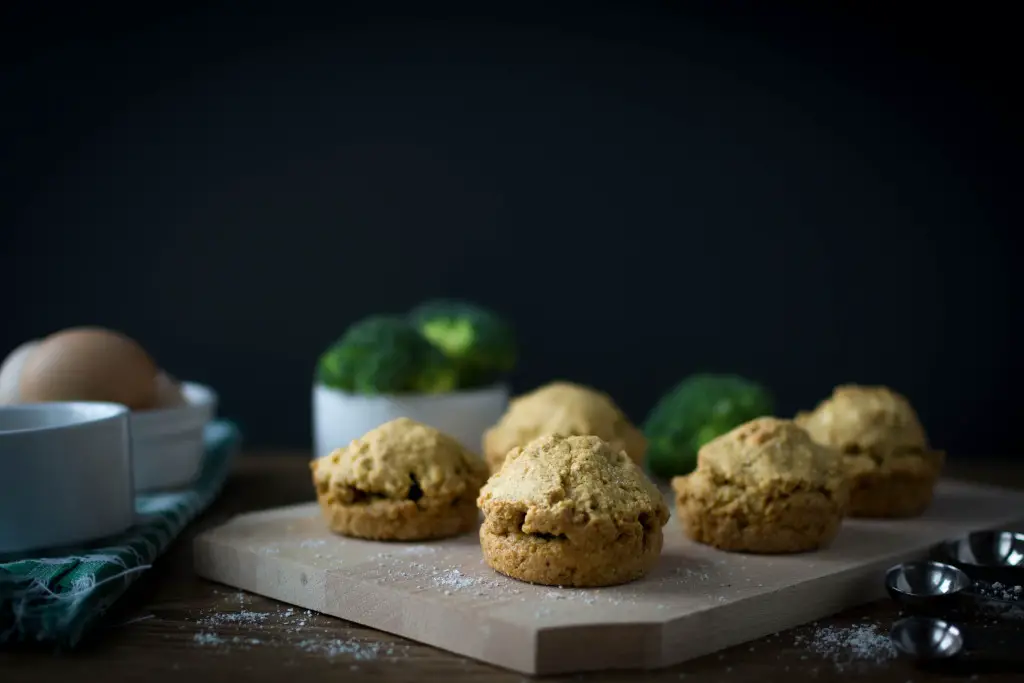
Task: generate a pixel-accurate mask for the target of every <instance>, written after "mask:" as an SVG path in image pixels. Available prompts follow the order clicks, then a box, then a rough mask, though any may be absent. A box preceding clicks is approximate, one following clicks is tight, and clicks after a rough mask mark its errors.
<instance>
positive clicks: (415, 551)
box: [402, 545, 437, 555]
mask: <svg viewBox="0 0 1024 683" xmlns="http://www.w3.org/2000/svg"><path fill="white" fill-rule="evenodd" d="M436 552H437V548H432V547H431V546H429V545H412V546H409V547H408V548H406V549H405V550H403V551H402V553H403V554H404V555H429V554H431V553H436Z"/></svg>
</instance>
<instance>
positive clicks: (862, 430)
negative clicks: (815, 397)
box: [796, 384, 945, 518]
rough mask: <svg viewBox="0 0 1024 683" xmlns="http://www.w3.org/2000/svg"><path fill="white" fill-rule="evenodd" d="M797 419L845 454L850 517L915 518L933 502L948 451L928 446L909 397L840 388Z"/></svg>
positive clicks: (874, 388)
mask: <svg viewBox="0 0 1024 683" xmlns="http://www.w3.org/2000/svg"><path fill="white" fill-rule="evenodd" d="M796 422H797V424H799V425H800V426H802V427H803V428H804V429H806V430H807V432H808V433H809V434H810V435H811V438H813V439H814V440H815V441H817V442H819V443H822V444H825V445H827V446H831V447H832V448H835V449H837V450H838V451H840V452H841V453H842V454H843V456H844V460H845V462H846V469H847V477H848V478H849V480H850V515H851V516H854V517H890V518H893V517H914V516H917V515H920V514H921V513H923V512H924V511H925V509H927V507H928V505H929V504H930V503H931V501H932V492H933V490H934V488H935V483H936V481H937V480H938V478H939V474H940V473H941V471H942V465H943V463H944V461H945V455H944V454H943V453H941V452H939V451H933V450H932V449H931V448H930V447H929V445H928V438H927V436H926V435H925V431H924V428H923V427H922V426H921V423H920V421H919V420H918V417H917V413H915V412H914V409H913V407H911V405H910V402H909V401H908V400H907V399H906V398H905V397H903V396H901V395H900V394H898V393H896V392H895V391H893V390H892V389H889V388H887V387H881V386H858V385H854V384H849V385H844V386H839V387H836V388H835V390H834V391H833V392H832V396H831V397H829V398H828V399H826V400H824V401H822V402H821V403H820V404H819V405H818V407H817V408H815V409H814V410H813V411H812V412H809V413H800V414H798V415H797V416H796Z"/></svg>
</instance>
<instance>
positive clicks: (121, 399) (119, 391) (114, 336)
mask: <svg viewBox="0 0 1024 683" xmlns="http://www.w3.org/2000/svg"><path fill="white" fill-rule="evenodd" d="M158 372H159V370H158V368H157V365H156V363H154V362H153V359H152V358H150V356H149V354H148V353H146V351H145V350H144V349H143V348H142V347H141V346H139V344H138V343H136V342H135V341H134V340H132V339H130V338H128V337H126V336H125V335H123V334H121V333H119V332H114V331H111V330H105V329H102V328H99V327H77V328H72V329H68V330H63V331H61V332H57V333H55V334H52V335H50V336H49V337H47V338H46V339H44V340H43V341H42V342H41V343H40V344H39V346H37V347H36V348H35V349H33V351H32V352H31V354H30V355H29V357H28V358H27V359H26V360H25V365H24V366H23V368H22V371H21V382H20V386H19V394H20V398H21V400H22V401H23V402H25V403H38V402H43V401H110V402H113V403H121V404H123V405H126V406H128V407H129V408H130V409H132V410H146V409H148V408H152V407H153V405H154V404H155V403H156V400H157V381H156V378H157V373H158Z"/></svg>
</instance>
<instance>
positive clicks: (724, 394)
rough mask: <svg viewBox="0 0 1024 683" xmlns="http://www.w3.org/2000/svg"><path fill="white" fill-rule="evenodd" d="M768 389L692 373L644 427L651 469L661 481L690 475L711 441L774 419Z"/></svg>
mask: <svg viewBox="0 0 1024 683" xmlns="http://www.w3.org/2000/svg"><path fill="white" fill-rule="evenodd" d="M773 410H774V399H773V398H772V395H771V394H770V393H769V392H768V390H767V389H765V388H764V387H762V386H761V385H759V384H757V383H756V382H752V381H750V380H747V379H744V378H742V377H737V376H735V375H713V374H698V375H692V376H690V377H688V378H686V379H684V380H683V381H682V382H680V383H679V384H677V385H676V386H675V387H674V388H673V389H671V390H670V391H669V392H668V393H666V394H665V395H664V396H662V397H661V399H660V400H659V401H658V403H657V404H655V406H654V408H653V409H652V410H651V412H650V414H649V415H648V416H647V421H646V422H645V423H644V434H645V435H646V436H647V440H648V446H647V458H648V461H647V462H648V465H649V467H650V470H651V472H652V473H653V474H655V475H657V476H659V477H673V476H676V475H681V474H689V473H690V472H692V471H693V470H694V468H696V466H697V451H699V450H700V448H701V446H703V445H704V444H706V443H707V442H708V441H711V440H712V439H714V438H716V437H718V436H720V435H722V434H725V433H726V432H728V431H729V430H731V429H733V428H734V427H738V426H739V425H741V424H743V423H744V422H748V421H750V420H753V419H754V418H757V417H762V416H765V415H771V414H772V412H773Z"/></svg>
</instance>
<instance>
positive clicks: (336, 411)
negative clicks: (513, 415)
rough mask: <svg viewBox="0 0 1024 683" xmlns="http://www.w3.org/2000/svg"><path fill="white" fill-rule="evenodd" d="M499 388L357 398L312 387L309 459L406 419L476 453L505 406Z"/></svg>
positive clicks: (503, 393) (506, 396) (503, 389)
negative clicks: (441, 433)
mask: <svg viewBox="0 0 1024 683" xmlns="http://www.w3.org/2000/svg"><path fill="white" fill-rule="evenodd" d="M508 400H509V391H508V387H507V386H505V385H503V384H498V385H494V386H492V387H486V388H483V389H476V390H473V391H456V392H452V393H449V394H410V395H405V396H397V395H396V396H356V395H353V394H348V393H345V392H343V391H338V390H337V389H331V388H328V387H325V386H322V385H319V384H318V385H316V386H314V387H313V441H314V444H313V457H316V458H320V457H323V456H325V455H327V454H328V453H330V452H331V451H333V450H334V449H335V448H340V447H342V446H347V445H348V444H349V442H351V441H352V440H353V439H358V438H359V437H360V436H362V435H363V434H365V433H366V432H368V431H370V430H371V429H373V428H374V427H378V426H380V425H382V424H384V423H385V422H389V421H391V420H394V419H397V418H399V417H407V418H409V419H410V420H416V421H417V422H422V423H423V424H427V425H430V426H431V427H434V428H435V429H438V430H440V431H442V432H444V433H446V434H449V435H451V436H453V437H455V438H456V439H458V440H459V442H461V443H462V445H463V446H465V447H466V448H467V449H468V450H470V451H472V452H473V453H476V454H478V455H479V454H480V451H481V447H482V444H481V442H482V440H483V435H484V432H485V431H487V430H488V429H489V428H490V427H491V425H493V424H494V423H495V422H497V421H498V420H499V419H500V418H501V416H502V414H503V413H504V412H505V409H506V408H507V407H508Z"/></svg>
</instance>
